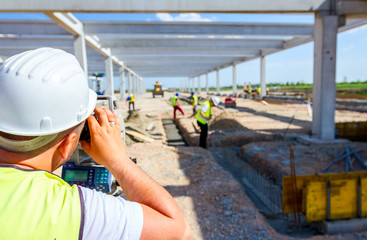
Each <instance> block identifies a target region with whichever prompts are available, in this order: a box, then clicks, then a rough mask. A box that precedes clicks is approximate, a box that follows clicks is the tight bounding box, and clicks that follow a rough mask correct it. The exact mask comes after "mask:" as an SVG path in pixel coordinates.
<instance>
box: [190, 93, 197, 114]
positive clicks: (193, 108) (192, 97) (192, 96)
mask: <svg viewBox="0 0 367 240" xmlns="http://www.w3.org/2000/svg"><path fill="white" fill-rule="evenodd" d="M191 102H192V112H193V114H195V113H196V105H198V96H196V94H195V92H194V91H192V92H191Z"/></svg>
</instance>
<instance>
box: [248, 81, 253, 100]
mask: <svg viewBox="0 0 367 240" xmlns="http://www.w3.org/2000/svg"><path fill="white" fill-rule="evenodd" d="M247 92H248V98H250V99H251V97H252V87H251V83H250V82H248V87H247Z"/></svg>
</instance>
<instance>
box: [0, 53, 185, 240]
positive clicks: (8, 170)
mask: <svg viewBox="0 0 367 240" xmlns="http://www.w3.org/2000/svg"><path fill="white" fill-rule="evenodd" d="M0 83H1V86H2V87H1V88H0V223H1V230H0V239H17V240H26V239H52V240H53V239H57V240H60V239H88V240H91V239H162V238H167V239H182V238H184V239H190V228H189V227H188V224H187V223H186V221H185V218H184V216H183V214H182V212H181V211H180V209H179V208H178V206H177V205H176V203H175V201H174V200H173V198H172V197H171V195H170V194H169V193H168V192H167V191H166V190H165V189H164V188H163V187H161V186H160V185H159V184H158V183H156V182H155V181H154V180H153V179H152V178H151V177H149V176H148V175H147V174H145V173H144V172H143V171H142V170H141V169H140V168H139V167H138V166H137V165H136V164H134V163H133V162H132V161H131V160H130V159H129V157H128V155H127V153H126V147H125V144H124V141H123V139H122V137H121V126H120V121H119V118H118V116H117V114H116V113H113V112H111V111H110V110H108V109H104V108H99V107H95V106H96V98H97V95H96V93H95V92H94V91H92V90H90V89H89V88H88V81H87V79H86V75H85V73H84V71H83V69H82V68H81V67H80V64H79V62H78V60H77V59H76V58H75V57H74V56H73V55H71V54H69V53H66V52H64V51H62V50H59V49H53V48H39V49H35V50H31V51H27V52H24V53H21V54H18V55H15V56H12V57H10V58H8V59H7V60H6V61H5V62H4V64H3V65H1V66H0ZM35 93H37V94H35ZM60 109H62V111H60ZM93 112H94V113H95V116H96V117H94V116H92V115H91V114H92V113H93ZM85 124H88V126H89V129H90V130H89V131H90V136H91V140H90V142H87V141H80V143H81V146H82V148H83V149H84V151H85V152H86V153H87V154H88V155H89V156H90V157H91V158H93V160H95V161H96V162H98V163H99V164H102V165H104V166H105V167H106V168H107V169H108V170H109V171H110V172H111V173H112V175H113V176H114V177H115V178H116V179H117V181H118V182H119V184H120V185H121V187H122V188H123V189H124V192H125V193H126V195H127V198H128V199H129V201H128V200H125V199H123V198H121V197H113V196H111V195H106V194H105V193H102V192H100V191H95V190H91V189H88V188H86V187H82V186H77V185H73V186H70V185H69V184H68V183H67V182H65V181H64V180H63V179H61V178H59V177H58V176H56V175H54V174H52V172H53V171H55V170H56V169H57V168H59V167H60V166H62V165H63V164H64V163H65V162H66V161H67V160H68V159H69V158H70V156H71V155H72V154H73V152H74V150H75V148H76V146H77V145H78V142H79V138H80V135H81V132H82V129H83V128H84V125H85ZM76 177H78V178H80V179H84V178H88V177H89V173H88V172H87V173H86V175H84V174H83V173H82V172H81V173H80V174H78V175H77V176H76Z"/></svg>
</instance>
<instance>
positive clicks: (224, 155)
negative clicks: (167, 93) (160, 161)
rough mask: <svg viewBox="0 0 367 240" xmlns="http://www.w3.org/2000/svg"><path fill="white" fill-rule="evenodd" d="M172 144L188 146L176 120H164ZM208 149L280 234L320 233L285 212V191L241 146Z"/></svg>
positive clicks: (168, 138) (168, 142) (292, 235)
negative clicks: (260, 170) (245, 157)
mask: <svg viewBox="0 0 367 240" xmlns="http://www.w3.org/2000/svg"><path fill="white" fill-rule="evenodd" d="M162 123H163V127H164V130H165V132H166V138H167V144H168V145H169V146H188V144H187V143H186V141H185V139H184V137H183V135H182V133H181V132H180V130H179V129H178V127H177V126H176V123H175V121H174V120H173V119H168V118H166V119H162ZM214 146H218V145H216V144H211V147H210V148H209V149H208V150H209V151H210V152H211V153H212V155H213V157H214V159H215V160H216V161H217V163H218V164H219V165H221V166H222V167H223V168H224V169H225V170H227V171H228V172H230V173H231V174H232V176H233V177H234V178H235V179H236V180H237V181H238V182H239V183H240V184H241V186H242V187H243V189H244V191H245V193H246V194H247V196H248V197H249V198H250V199H251V200H252V202H253V203H254V205H255V206H256V207H257V209H258V210H259V212H261V213H262V214H263V216H264V217H265V219H266V220H267V222H268V224H269V225H270V226H271V227H272V228H273V229H274V230H275V231H277V232H278V233H280V234H282V235H286V236H289V237H295V238H308V237H311V236H314V235H317V234H320V232H319V229H318V226H314V225H310V224H308V225H307V224H305V223H303V224H302V226H295V225H294V224H293V222H292V216H284V215H283V214H282V213H281V204H282V203H281V199H282V198H281V196H282V191H281V188H280V187H279V186H276V185H274V184H273V183H272V182H271V181H270V180H269V179H267V178H266V177H264V176H262V175H261V174H259V173H258V172H257V171H256V170H255V169H254V168H253V167H251V166H250V165H249V164H248V163H247V162H245V161H244V160H243V159H242V158H240V157H239V156H238V154H239V152H240V148H239V147H220V146H219V147H214Z"/></svg>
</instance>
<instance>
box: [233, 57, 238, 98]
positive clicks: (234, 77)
mask: <svg viewBox="0 0 367 240" xmlns="http://www.w3.org/2000/svg"><path fill="white" fill-rule="evenodd" d="M232 78H233V81H232V91H233V95H234V96H237V75H236V65H235V64H233V74H232Z"/></svg>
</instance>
